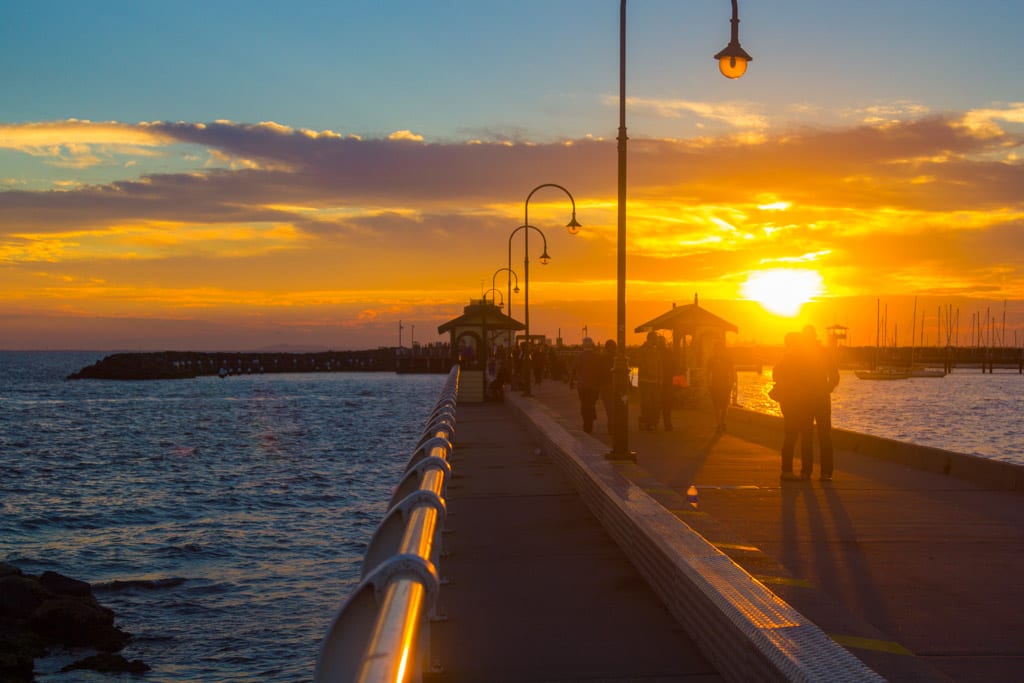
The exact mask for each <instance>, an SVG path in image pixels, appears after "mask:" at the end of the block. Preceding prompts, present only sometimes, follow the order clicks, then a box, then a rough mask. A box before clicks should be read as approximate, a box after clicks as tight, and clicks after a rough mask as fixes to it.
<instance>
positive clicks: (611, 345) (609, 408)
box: [599, 339, 618, 434]
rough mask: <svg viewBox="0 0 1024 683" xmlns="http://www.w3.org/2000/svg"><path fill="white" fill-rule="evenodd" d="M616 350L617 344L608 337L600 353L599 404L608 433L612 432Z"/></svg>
mask: <svg viewBox="0 0 1024 683" xmlns="http://www.w3.org/2000/svg"><path fill="white" fill-rule="evenodd" d="M617 350H618V344H616V343H615V340H614V339H609V340H608V341H606V342H605V343H604V351H603V352H602V353H601V361H602V363H603V364H604V367H603V369H602V371H601V388H600V390H599V394H600V397H601V404H602V405H603V406H604V416H605V419H606V420H607V421H608V433H609V434H611V433H612V425H613V424H614V415H615V373H614V372H613V370H614V368H615V352H616V351H617Z"/></svg>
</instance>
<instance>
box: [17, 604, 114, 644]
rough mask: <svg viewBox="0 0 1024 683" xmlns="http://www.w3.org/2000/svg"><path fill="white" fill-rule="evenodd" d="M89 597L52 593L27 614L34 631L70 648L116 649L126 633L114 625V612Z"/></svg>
mask: <svg viewBox="0 0 1024 683" xmlns="http://www.w3.org/2000/svg"><path fill="white" fill-rule="evenodd" d="M89 598H90V599H89V600H82V599H77V598H73V597H65V596H56V597H53V598H50V599H49V600H46V601H45V602H44V603H43V604H42V605H40V606H39V607H37V608H36V610H35V611H34V612H32V615H31V616H30V617H29V625H30V626H31V627H32V630H33V631H35V632H36V633H38V634H40V635H42V636H44V637H45V638H48V639H49V640H52V641H55V642H58V643H60V644H62V645H69V646H72V647H92V648H95V649H97V650H102V651H104V652H117V651H118V650H120V649H121V648H123V647H124V646H125V645H127V644H128V639H129V635H128V634H127V633H125V632H124V631H122V630H121V629H119V628H117V627H116V626H114V612H113V611H112V610H110V609H108V608H106V607H104V606H102V605H100V604H99V603H98V602H96V599H95V598H93V597H92V596H91V595H90V596H89Z"/></svg>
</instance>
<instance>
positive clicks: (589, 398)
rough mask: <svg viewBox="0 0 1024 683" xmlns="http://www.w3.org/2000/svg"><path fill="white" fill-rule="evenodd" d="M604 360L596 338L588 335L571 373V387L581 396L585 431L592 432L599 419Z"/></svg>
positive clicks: (581, 413)
mask: <svg viewBox="0 0 1024 683" xmlns="http://www.w3.org/2000/svg"><path fill="white" fill-rule="evenodd" d="M603 369H604V361H603V359H602V358H601V355H600V354H599V353H598V352H597V349H595V348H594V340H593V339H591V338H590V337H586V338H584V340H583V348H582V349H581V350H580V353H579V355H578V356H576V362H575V363H573V367H572V372H571V373H570V375H569V388H570V389H572V388H573V387H574V386H575V387H576V392H577V394H578V395H579V397H580V415H581V416H582V417H583V431H585V432H586V433H587V434H590V433H591V432H593V431H594V420H595V419H597V396H598V393H599V392H600V388H601V379H602V375H603Z"/></svg>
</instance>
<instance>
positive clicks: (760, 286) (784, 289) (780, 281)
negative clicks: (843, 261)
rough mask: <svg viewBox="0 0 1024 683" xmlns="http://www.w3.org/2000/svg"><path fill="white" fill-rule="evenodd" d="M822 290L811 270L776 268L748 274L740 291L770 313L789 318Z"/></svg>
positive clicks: (817, 278)
mask: <svg viewBox="0 0 1024 683" xmlns="http://www.w3.org/2000/svg"><path fill="white" fill-rule="evenodd" d="M822 289H823V286H822V279H821V274H820V273H818V272H817V271H815V270H803V269H795V268H777V269H774V270H761V271H757V272H755V273H751V274H750V275H749V276H747V280H746V282H744V283H743V284H742V285H741V286H740V293H741V294H742V295H743V298H745V299H749V300H751V301H756V302H757V303H759V304H761V306H762V307H764V309H765V310H767V311H769V312H771V313H775V314H777V315H783V316H788V317H792V316H795V315H797V314H798V313H800V307H801V306H803V305H804V304H805V303H807V302H808V301H810V300H812V299H813V298H814V297H816V296H818V295H819V294H821V292H822Z"/></svg>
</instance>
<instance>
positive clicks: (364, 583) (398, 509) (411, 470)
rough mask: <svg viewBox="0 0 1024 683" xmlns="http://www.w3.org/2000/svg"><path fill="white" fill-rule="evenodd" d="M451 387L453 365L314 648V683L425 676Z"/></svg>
mask: <svg viewBox="0 0 1024 683" xmlns="http://www.w3.org/2000/svg"><path fill="white" fill-rule="evenodd" d="M458 385H459V367H458V366H457V365H456V366H455V367H453V368H452V370H451V372H450V373H449V374H448V380H447V382H446V383H445V386H444V388H443V389H442V391H441V396H440V397H439V398H438V400H437V403H436V404H435V406H434V409H433V412H431V414H430V417H429V418H428V420H427V426H426V428H425V429H424V430H423V434H422V436H421V437H420V440H419V443H417V445H416V447H415V448H414V449H413V454H412V457H411V458H410V459H409V462H408V464H407V465H406V468H405V474H404V475H403V477H402V480H401V481H400V482H399V484H398V486H396V487H395V491H394V494H393V495H392V497H391V502H390V503H389V505H388V512H387V514H386V515H385V517H384V521H383V522H381V524H380V526H379V527H378V528H377V531H376V532H375V533H374V535H373V538H372V539H371V540H370V545H369V547H368V548H367V551H366V556H365V558H364V559H363V568H362V577H361V581H360V583H359V585H358V586H357V587H356V589H355V590H354V591H353V593H352V594H351V595H350V596H349V597H348V598H347V599H346V600H345V602H344V604H342V606H341V609H339V610H338V613H337V615H335V617H334V620H333V621H332V622H331V626H330V628H329V629H328V631H327V635H326V637H325V638H324V641H323V643H322V645H321V647H320V654H319V656H318V657H317V662H316V671H315V674H314V680H316V681H318V682H324V683H326V682H328V681H329V682H331V683H348V682H349V681H359V682H360V683H383V682H385V681H387V682H391V683H398V682H399V681H412V682H418V681H420V680H421V677H422V674H423V671H424V670H425V669H426V668H427V665H428V663H427V657H428V655H429V651H430V646H429V637H430V632H429V618H430V616H431V613H432V611H433V609H434V606H435V604H436V599H437V592H438V586H439V579H438V573H437V565H438V558H439V557H440V554H441V528H442V527H443V525H444V515H445V502H444V496H445V488H446V485H447V481H448V477H449V475H450V473H451V466H450V465H449V464H448V458H449V456H450V455H451V452H452V441H453V440H454V437H455V400H456V395H457V393H458Z"/></svg>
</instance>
